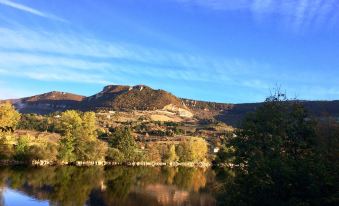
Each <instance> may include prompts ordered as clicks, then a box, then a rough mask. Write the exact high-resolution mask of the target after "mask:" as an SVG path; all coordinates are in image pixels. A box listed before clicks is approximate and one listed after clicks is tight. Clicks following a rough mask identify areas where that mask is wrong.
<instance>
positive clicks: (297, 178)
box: [218, 92, 330, 205]
mask: <svg viewBox="0 0 339 206" xmlns="http://www.w3.org/2000/svg"><path fill="white" fill-rule="evenodd" d="M314 128H315V124H314V121H312V120H311V118H309V117H308V114H307V112H306V110H305V109H304V108H303V106H302V105H301V104H300V103H298V102H297V101H289V100H288V99H287V98H286V96H285V95H284V94H282V93H280V92H277V93H276V94H274V95H273V96H271V97H269V98H267V100H266V101H265V103H263V105H262V106H261V107H259V108H257V110H256V111H255V112H254V113H252V114H249V115H248V116H247V117H246V118H245V119H244V121H243V122H242V125H241V128H240V129H239V130H237V131H236V136H235V137H233V138H231V139H230V140H229V141H228V142H226V143H225V145H224V147H225V148H228V149H223V150H220V152H219V154H218V156H219V158H218V159H219V161H222V162H219V163H227V164H228V165H229V163H232V165H233V169H234V171H235V174H236V175H235V178H234V180H233V183H232V184H229V185H224V188H226V189H225V190H226V191H224V192H225V193H227V194H228V195H222V198H223V201H225V202H224V204H225V205H227V204H230V205H232V204H246V203H250V204H253V205H258V204H260V205H273V204H280V205H304V204H309V203H310V202H313V204H315V205H317V204H318V205H321V204H327V203H328V202H327V203H326V200H327V201H328V200H330V198H326V196H327V195H328V194H327V192H328V191H329V188H328V187H327V186H326V182H327V181H326V179H327V178H326V170H324V168H325V167H324V166H325V165H324V164H323V161H322V159H321V157H322V155H321V154H319V153H318V151H317V145H316V141H315V139H316V133H315V129H314ZM225 153H226V154H225ZM227 164H226V165H227ZM232 191H237V192H235V193H232Z"/></svg>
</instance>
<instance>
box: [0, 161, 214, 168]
mask: <svg viewBox="0 0 339 206" xmlns="http://www.w3.org/2000/svg"><path fill="white" fill-rule="evenodd" d="M14 165H27V166H38V167H44V166H77V167H88V166H128V167H136V166H146V167H163V166H167V167H192V168H193V167H194V168H209V167H212V166H213V164H212V163H210V162H110V161H75V162H60V161H49V160H32V161H17V160H0V166H14Z"/></svg>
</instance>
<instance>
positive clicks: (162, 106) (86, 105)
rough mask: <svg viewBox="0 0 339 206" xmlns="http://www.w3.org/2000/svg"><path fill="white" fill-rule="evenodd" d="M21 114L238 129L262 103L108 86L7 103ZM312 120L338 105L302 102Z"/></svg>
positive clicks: (333, 112) (338, 112) (338, 113)
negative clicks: (170, 120) (163, 117)
mask: <svg viewBox="0 0 339 206" xmlns="http://www.w3.org/2000/svg"><path fill="white" fill-rule="evenodd" d="M8 101H11V102H12V103H13V104H14V105H15V107H16V108H17V109H18V110H19V111H20V112H22V113H39V114H47V113H51V112H56V111H64V110H67V109H77V110H82V111H90V110H91V111H111V110H113V111H135V110H141V111H157V110H164V111H170V112H175V113H177V114H180V115H182V116H183V117H188V118H191V117H192V114H193V115H194V118H196V119H198V120H212V119H216V120H219V121H222V122H225V123H227V124H229V125H233V126H235V125H237V124H238V123H239V122H240V120H241V119H242V118H243V117H244V116H245V115H246V114H247V113H249V112H252V111H255V109H256V108H257V107H259V106H260V105H261V104H262V103H248V104H226V103H215V102H205V101H196V100H190V99H183V98H178V97H176V96H174V95H173V94H171V93H169V92H166V91H164V90H154V89H152V88H150V87H148V86H145V85H136V86H122V85H109V86H106V87H104V89H103V90H102V91H101V92H99V93H97V94H95V95H93V96H89V97H84V96H81V95H76V94H71V93H65V92H56V91H53V92H49V93H45V94H41V95H35V96H32V97H26V98H21V99H14V100H8ZM301 102H302V103H303V104H304V105H305V107H306V108H307V109H308V111H309V112H310V114H311V115H313V116H315V117H322V116H331V117H335V118H338V117H339V101H301Z"/></svg>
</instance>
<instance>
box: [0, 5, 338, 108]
mask: <svg viewBox="0 0 339 206" xmlns="http://www.w3.org/2000/svg"><path fill="white" fill-rule="evenodd" d="M107 84H124V85H136V84H146V85H149V86H151V87H153V88H157V89H165V90H168V91H170V92H172V93H173V94H175V95H177V96H179V97H186V98H192V99H199V100H207V101H217V102H232V103H241V102H257V101H263V100H264V99H265V97H266V96H267V95H269V93H270V89H272V88H274V87H276V85H278V86H280V87H281V88H282V89H283V90H286V91H287V93H288V95H289V96H290V97H293V98H294V97H297V98H299V99H309V100H332V99H339V2H338V0H96V1H92V0H77V1H69V0H48V1H46V0H0V88H1V89H0V99H5V98H15V97H23V96H29V95H33V94H38V93H43V92H48V91H52V90H59V91H66V92H73V93H78V94H83V95H92V94H94V93H96V92H99V91H100V90H101V89H102V87H103V86H105V85H107Z"/></svg>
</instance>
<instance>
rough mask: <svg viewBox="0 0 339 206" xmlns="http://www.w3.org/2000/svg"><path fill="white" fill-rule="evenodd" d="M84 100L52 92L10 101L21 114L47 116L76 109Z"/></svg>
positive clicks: (79, 96)
mask: <svg viewBox="0 0 339 206" xmlns="http://www.w3.org/2000/svg"><path fill="white" fill-rule="evenodd" d="M84 98H85V97H84V96H81V95H77V94H72V93H67V92H57V91H53V92H48V93H44V94H40V95H35V96H31V97H25V98H21V99H13V100H10V101H11V102H12V103H13V104H14V106H15V107H16V108H17V109H18V110H19V111H20V112H21V113H38V114H48V113H51V112H56V111H64V110H67V109H73V108H77V107H78V104H79V103H80V102H81V101H82V100H83V99H84Z"/></svg>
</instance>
